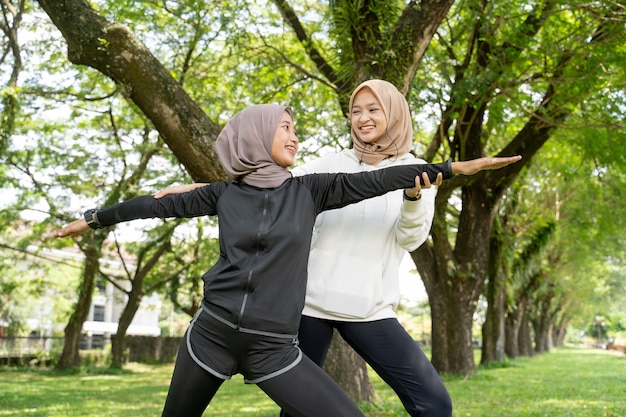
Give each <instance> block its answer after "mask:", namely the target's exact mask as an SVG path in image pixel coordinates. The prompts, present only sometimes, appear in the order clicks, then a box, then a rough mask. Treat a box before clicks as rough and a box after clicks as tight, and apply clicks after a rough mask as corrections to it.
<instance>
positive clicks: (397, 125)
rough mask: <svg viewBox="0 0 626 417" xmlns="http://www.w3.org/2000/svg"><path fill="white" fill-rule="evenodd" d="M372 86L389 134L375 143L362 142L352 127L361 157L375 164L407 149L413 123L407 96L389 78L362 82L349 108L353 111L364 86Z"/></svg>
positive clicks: (366, 161)
mask: <svg viewBox="0 0 626 417" xmlns="http://www.w3.org/2000/svg"><path fill="white" fill-rule="evenodd" d="M366 87H369V88H370V90H372V93H373V94H374V96H375V97H376V99H377V100H378V102H379V103H380V105H381V106H382V108H383V112H384V113H385V117H386V119H387V134H386V135H384V136H382V137H380V138H379V139H378V140H377V141H376V142H374V143H366V142H363V141H362V140H361V139H360V138H359V136H358V135H357V134H356V132H355V131H354V128H352V129H350V134H351V135H352V141H353V143H354V151H355V152H356V154H357V156H358V158H359V160H361V161H363V162H365V163H366V164H369V165H375V164H377V163H379V162H380V161H382V160H384V159H387V158H389V157H391V156H397V155H402V154H405V153H408V152H410V151H411V149H412V145H413V125H412V122H411V113H410V110H409V104H408V103H407V101H406V98H404V96H403V95H402V93H400V91H398V89H397V88H396V87H395V86H394V85H393V84H391V83H390V82H387V81H384V80H368V81H365V82H363V83H361V84H360V85H359V86H358V87H357V88H356V89H355V90H354V92H353V93H352V96H351V97H350V105H349V107H348V108H349V109H350V111H352V104H353V103H354V97H355V96H356V95H357V93H358V92H359V91H361V90H362V89H364V88H366Z"/></svg>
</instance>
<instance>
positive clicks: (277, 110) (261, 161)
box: [215, 104, 293, 188]
mask: <svg viewBox="0 0 626 417" xmlns="http://www.w3.org/2000/svg"><path fill="white" fill-rule="evenodd" d="M284 112H287V113H289V115H290V116H292V117H293V114H292V110H291V107H286V106H279V105H276V104H258V105H255V106H251V107H248V108H246V109H244V110H242V111H240V112H239V113H237V114H236V115H235V116H234V117H233V118H232V119H230V120H229V121H228V123H227V124H226V126H225V127H224V129H223V130H222V132H221V133H220V134H219V136H218V137H217V140H216V141H215V151H216V152H217V156H218V157H219V159H220V162H221V163H222V166H223V167H224V170H225V171H226V174H227V175H228V177H229V178H230V179H231V180H233V181H242V182H244V183H246V184H250V185H253V186H255V187H260V188H276V187H279V186H280V185H281V184H282V183H283V182H285V180H287V179H289V178H291V173H290V172H289V171H287V169H285V168H283V167H281V166H280V165H278V164H277V163H276V162H275V161H274V158H273V157H272V143H273V142H274V135H275V134H276V129H277V128H278V124H279V123H280V120H281V118H282V117H283V113H284Z"/></svg>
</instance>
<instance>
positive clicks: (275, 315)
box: [96, 161, 452, 337]
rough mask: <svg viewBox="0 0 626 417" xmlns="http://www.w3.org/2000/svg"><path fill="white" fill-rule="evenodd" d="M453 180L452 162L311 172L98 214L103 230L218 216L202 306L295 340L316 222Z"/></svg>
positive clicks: (237, 323)
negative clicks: (216, 249) (423, 184)
mask: <svg viewBox="0 0 626 417" xmlns="http://www.w3.org/2000/svg"><path fill="white" fill-rule="evenodd" d="M424 171H426V172H428V175H429V177H430V178H431V180H432V181H435V178H436V176H437V174H438V173H439V172H441V173H443V178H444V179H448V178H451V177H452V166H451V162H450V161H447V162H444V163H441V164H428V165H425V164H416V165H404V166H395V167H389V168H385V169H380V170H375V171H369V172H360V173H354V174H311V175H304V176H301V177H296V178H291V179H289V180H287V181H285V182H284V183H283V184H282V185H281V186H279V187H277V188H272V189H265V188H257V187H253V186H250V185H247V184H245V183H241V182H218V183H213V184H207V185H206V186H204V187H201V188H197V189H196V190H194V191H190V192H187V193H182V194H172V195H167V196H165V197H163V198H161V199H155V198H154V197H153V196H151V195H148V196H142V197H136V198H134V199H131V200H128V201H126V202H123V203H119V204H115V205H113V206H110V207H106V208H103V209H101V210H98V211H97V213H96V217H97V219H98V221H99V222H100V224H102V225H103V226H110V225H113V224H116V223H120V222H124V221H129V220H134V219H142V218H151V217H160V218H167V217H185V218H189V217H198V216H204V215H209V216H211V215H217V216H218V224H219V242H220V257H219V260H218V261H217V263H216V264H215V265H214V266H213V267H212V268H211V269H209V270H208V271H207V272H206V273H205V274H204V275H203V276H202V279H203V280H204V299H203V305H204V307H205V308H206V309H207V310H208V311H209V312H210V314H212V315H213V316H215V317H217V318H218V319H220V320H221V321H223V322H226V323H228V324H229V325H230V326H231V327H233V328H236V329H238V330H241V331H244V332H251V333H257V334H268V335H276V336H284V337H292V336H294V335H296V334H297V331H298V324H299V321H300V315H301V313H302V308H303V306H304V298H305V290H306V279H307V262H308V258H309V249H310V243H311V233H312V230H313V225H314V223H315V217H316V216H317V215H318V214H319V213H320V212H322V211H324V210H331V209H336V208H340V207H343V206H346V205H348V204H352V203H356V202H358V201H361V200H364V199H366V198H371V197H375V196H378V195H382V194H385V193H387V192H389V191H392V190H397V189H401V188H412V187H414V186H415V177H416V176H418V175H421V173H422V172H424Z"/></svg>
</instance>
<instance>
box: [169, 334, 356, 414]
mask: <svg viewBox="0 0 626 417" xmlns="http://www.w3.org/2000/svg"><path fill="white" fill-rule="evenodd" d="M223 382H224V380H223V379H221V378H218V377H216V376H214V375H212V374H210V373H209V372H207V371H205V370H204V369H202V368H201V367H200V366H198V364H196V362H195V361H194V360H193V359H192V358H191V356H190V355H189V352H188V350H187V344H186V343H185V340H184V339H183V343H182V344H181V346H180V348H179V351H178V357H177V358H176V366H175V367H174V374H173V375H172V381H171V383H170V388H169V391H168V393H167V400H166V401H165V407H164V408H163V414H162V417H200V416H202V413H203V412H204V410H205V409H206V408H207V406H208V405H209V403H210V402H211V399H212V398H213V397H214V396H215V393H216V392H217V390H218V389H219V387H220V386H221V385H222V383H223ZM257 385H258V386H259V388H261V389H262V390H263V391H264V392H265V393H266V394H267V395H268V396H269V397H270V398H271V399H272V400H274V402H276V404H278V405H279V406H280V407H281V408H282V409H283V410H286V411H287V412H288V413H289V414H290V415H292V416H301V417H335V416H336V417H353V416H360V417H364V416H363V413H362V412H361V411H360V410H359V408H358V407H357V406H356V404H354V402H353V401H352V400H351V399H350V397H348V395H347V394H346V393H345V392H343V390H342V389H341V388H340V387H339V386H338V385H337V384H336V383H335V381H333V380H332V379H331V378H330V377H329V376H328V375H327V374H326V373H325V372H324V371H322V369H321V368H320V367H319V366H317V365H316V364H315V363H313V362H312V361H311V360H310V359H309V358H307V357H306V356H304V355H303V356H302V360H301V361H300V363H298V365H296V366H295V367H293V368H292V369H291V370H289V371H287V372H285V373H284V374H281V375H278V376H276V377H273V378H270V379H268V380H266V381H263V382H260V383H259V384H257Z"/></svg>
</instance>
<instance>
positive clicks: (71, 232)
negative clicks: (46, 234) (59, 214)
mask: <svg viewBox="0 0 626 417" xmlns="http://www.w3.org/2000/svg"><path fill="white" fill-rule="evenodd" d="M87 230H89V225H88V224H87V221H85V219H84V218H83V219H78V220H74V221H73V222H72V223H70V224H66V225H65V226H63V227H62V228H61V230H57V231H56V232H54V234H53V235H52V237H58V238H61V237H78V236H80V235H82V234H83V233H85V232H86V231H87Z"/></svg>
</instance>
